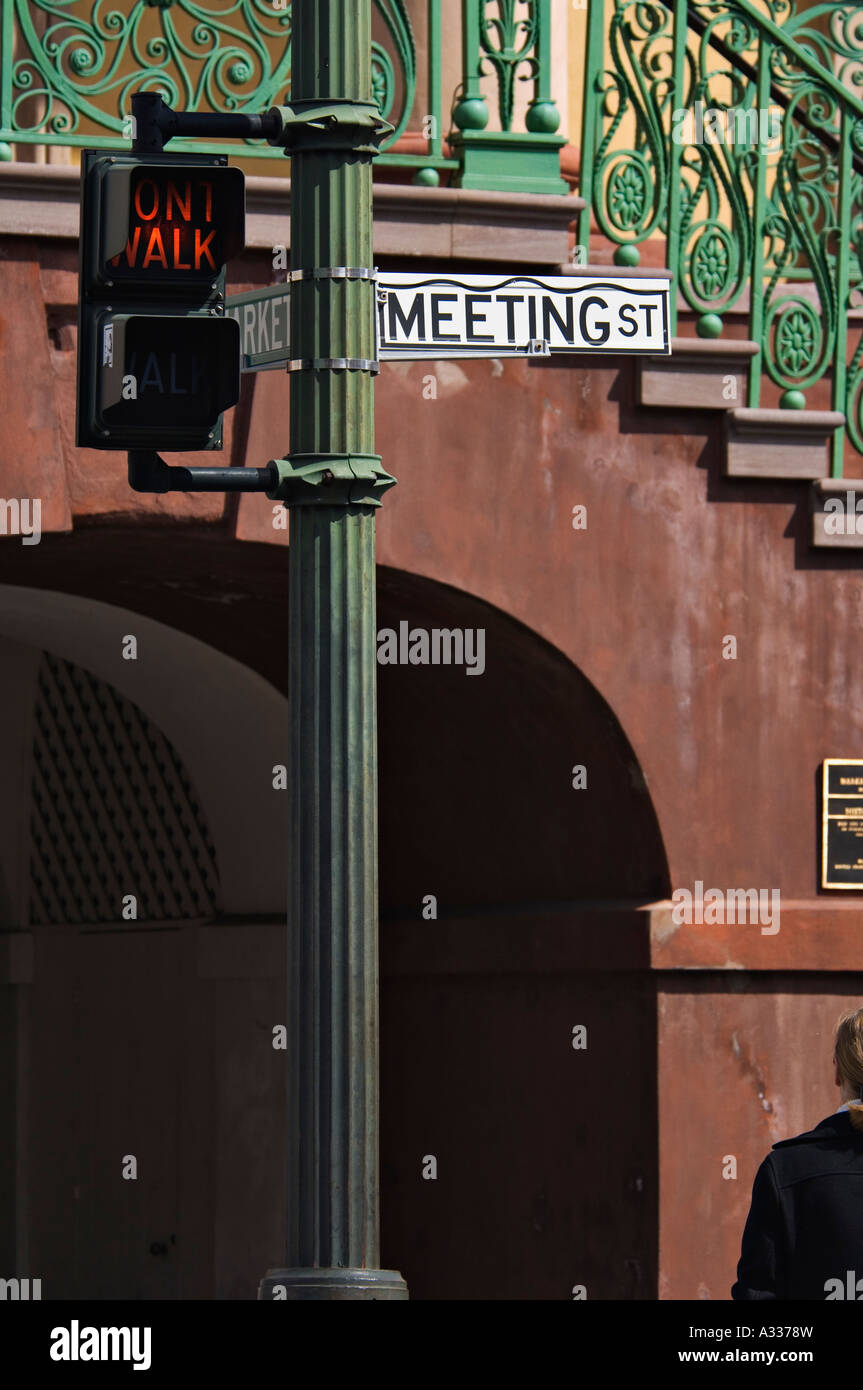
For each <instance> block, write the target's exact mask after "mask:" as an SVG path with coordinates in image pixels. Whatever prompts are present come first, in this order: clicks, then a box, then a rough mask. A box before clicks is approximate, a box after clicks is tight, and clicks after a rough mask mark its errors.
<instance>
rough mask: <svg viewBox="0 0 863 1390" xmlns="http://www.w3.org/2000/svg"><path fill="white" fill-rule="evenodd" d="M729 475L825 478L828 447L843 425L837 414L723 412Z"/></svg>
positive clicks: (826, 412) (761, 411) (805, 411)
mask: <svg viewBox="0 0 863 1390" xmlns="http://www.w3.org/2000/svg"><path fill="white" fill-rule="evenodd" d="M724 420H725V428H724V442H725V471H726V473H727V474H728V476H729V477H732V478H777V479H779V478H785V479H788V480H798V481H799V480H800V479H808V480H810V481H814V480H815V479H816V478H823V477H824V475H825V474H826V472H827V466H828V465H827V445H828V443H829V442H830V441H831V440H832V438H833V433H834V431H835V430H836V429H837V428H838V427H839V426H840V425H842V424H844V423H845V416H844V415H842V414H841V413H840V412H839V411H836V410H758V409H748V408H739V409H736V410H727V411H726V412H725V417H724Z"/></svg>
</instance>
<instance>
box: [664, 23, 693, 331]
mask: <svg viewBox="0 0 863 1390" xmlns="http://www.w3.org/2000/svg"><path fill="white" fill-rule="evenodd" d="M688 36H689V29H688V27H687V23H686V0H674V33H673V43H674V72H673V83H674V92H673V97H674V101H675V102H676V103H677V109H682V107H683V103H684V102H685V100H686V92H685V91H684V82H685V78H686V41H687V38H688ZM673 131H674V110H672V112H671V131H670V133H669V157H668V226H667V233H666V253H665V254H666V258H667V261H668V268H669V270H670V271H671V304H670V306H669V307H670V313H669V321H670V330H671V334H672V337H673V336H674V334H675V333H676V332H677V287H678V285H679V283H680V233H681V198H682V193H683V187H682V172H681V167H680V166H681V159H682V153H683V151H682V146H681V145H680V143H679V142H678V141H676V140H675V139H674V138H673Z"/></svg>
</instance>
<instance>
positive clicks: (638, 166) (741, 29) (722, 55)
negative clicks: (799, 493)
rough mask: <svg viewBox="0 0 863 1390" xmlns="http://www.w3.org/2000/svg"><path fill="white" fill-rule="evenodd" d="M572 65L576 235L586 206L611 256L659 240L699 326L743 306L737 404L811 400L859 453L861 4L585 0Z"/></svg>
mask: <svg viewBox="0 0 863 1390" xmlns="http://www.w3.org/2000/svg"><path fill="white" fill-rule="evenodd" d="M587 73H588V74H589V80H586V82H585V99H584V113H583V129H582V146H581V148H582V174H581V193H582V196H583V197H584V198H585V199H586V202H587V207H586V208H585V211H584V213H583V214H582V217H581V220H580V226H579V240H580V242H581V244H582V245H584V246H585V247H586V246H588V245H589V237H590V225H591V214H592V216H593V218H594V219H595V222H596V225H597V227H598V229H599V231H600V232H601V233H602V234H603V235H604V236H605V237H607V238H608V239H609V240H610V241H612V242H614V243H615V244H616V248H617V249H616V251H615V255H614V259H615V261H616V263H617V264H618V265H622V266H632V265H636V264H637V263H638V261H639V259H640V251H639V247H640V246H643V243H644V242H646V241H647V240H649V239H650V238H652V237H657V236H659V237H664V238H665V240H666V256H667V264H668V266H669V268H670V270H671V271H672V274H673V278H674V283H675V284H676V286H677V288H678V290H679V292H680V293H681V295H682V298H683V301H684V302H685V304H686V305H687V306H688V307H689V309H690V310H692V311H694V313H695V315H696V331H697V332H698V333H699V334H700V335H701V336H703V337H719V336H720V335H721V334H722V333H723V332H724V331H725V330H726V327H727V324H728V320H729V317H731V316H733V315H735V314H741V313H743V314H745V315H746V316H747V318H748V327H749V337H750V338H751V339H752V340H753V341H754V342H755V343H756V344H757V345H758V352H757V354H756V356H755V357H753V359H752V362H751V368H750V377H749V391H748V404H749V405H750V406H758V405H759V404H761V402H762V387H763V383H764V379H765V378H766V379H767V380H768V381H769V382H772V383H773V386H774V388H775V389H776V388H778V390H779V392H781V394H780V397H779V404H780V405H782V406H784V407H786V408H789V409H795V408H797V409H800V408H803V407H804V406H806V405H807V404H810V402H811V397H812V396H814V397H815V399H816V401H817V402H819V403H821V404H831V405H832V407H833V408H834V409H835V410H837V411H842V412H843V413H844V415H845V420H846V430H847V435H848V438H849V440H850V441H851V443H852V445H853V446H854V448H855V449H856V450H857V451H858V452H860V453H863V413H861V406H863V337H861V323H860V316H859V315H856V316H855V315H854V314H853V313H852V312H851V299H852V296H853V294H854V291H855V287H856V286H857V285H858V284H859V282H860V280H861V269H863V7H861V6H860V5H859V4H850V3H838V2H837V0H833V3H816V4H814V5H812V6H811V7H810V8H809V9H806V10H802V12H800V13H798V12H797V0H759V3H757V4H756V3H754V0H698V3H693V2H692V0H609V3H606V4H604V3H603V0H591V5H590V9H589V14H588V53H587ZM849 315H850V317H849ZM852 336H853V337H855V338H856V342H855V343H854V344H853V345H852V343H851V338H852ZM828 392H829V396H828V395H827V393H828ZM807 393H809V394H808V397H807ZM843 434H844V432H843V431H842V430H837V432H836V435H835V437H834V448H833V459H832V471H833V474H834V476H837V477H839V476H841V475H842V467H843V455H844V449H845V440H844V438H843Z"/></svg>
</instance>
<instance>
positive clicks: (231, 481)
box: [129, 449, 279, 492]
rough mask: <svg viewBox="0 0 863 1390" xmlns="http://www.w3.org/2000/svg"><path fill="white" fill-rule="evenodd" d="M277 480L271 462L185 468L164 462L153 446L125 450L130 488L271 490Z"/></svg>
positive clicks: (141, 489)
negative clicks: (255, 465)
mask: <svg viewBox="0 0 863 1390" xmlns="http://www.w3.org/2000/svg"><path fill="white" fill-rule="evenodd" d="M278 483H279V471H278V469H277V468H276V466H275V463H268V464H267V466H266V468H186V467H185V466H184V465H182V464H172V463H166V462H165V460H164V459H163V458H161V457H160V456H159V455H158V454H157V453H156V452H155V450H153V449H134V450H130V452H129V486H130V488H132V490H133V492H273V491H275V489H276V487H277V486H278Z"/></svg>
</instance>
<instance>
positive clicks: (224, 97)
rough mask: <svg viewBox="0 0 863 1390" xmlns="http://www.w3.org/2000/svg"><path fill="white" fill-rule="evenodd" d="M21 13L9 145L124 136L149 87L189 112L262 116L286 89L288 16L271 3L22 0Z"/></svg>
mask: <svg viewBox="0 0 863 1390" xmlns="http://www.w3.org/2000/svg"><path fill="white" fill-rule="evenodd" d="M4 3H5V4H7V6H8V5H9V4H13V0H4ZM13 8H14V21H15V26H16V30H17V44H16V52H15V55H14V57H12V58H11V65H10V66H11V72H10V80H9V86H10V92H11V100H10V111H9V120H8V135H7V138H9V137H11V138H12V139H17V140H27V139H29V140H33V139H38V140H40V141H54V142H58V143H59V142H63V140H64V137H65V143H75V144H80V143H86V142H87V141H88V139H89V138H91V136H90V132H95V133H98V134H102V135H103V136H104V135H106V134H113V135H118V134H122V131H123V125H124V119H125V117H126V115H127V114H128V112H129V110H130V97H131V94H132V92H133V91H140V90H142V89H148V90H158V91H160V92H161V93H162V94H163V95H164V97H165V100H166V101H168V102H169V103H170V104H171V105H174V106H177V107H179V108H181V109H183V110H188V111H196V110H212V111H225V112H228V111H243V110H255V111H257V110H261V109H262V107H265V106H267V105H272V104H274V103H275V102H277V101H278V100H280V99H281V98H283V97H284V94H285V91H286V89H287V87H288V83H289V78H290V11H289V9H287V8H284V7H283V8H282V9H279V8H277V7H275V6H274V5H273V4H272V3H269V2H268V0H222V3H221V4H219V3H212V4H196V3H193V2H192V0H160V3H158V4H157V3H153V2H152V0H134V3H132V4H130V5H127V6H119V5H117V4H108V3H105V0H87V3H81V0H14V4H13ZM8 62H10V55H7V54H5V53H4V55H3V63H4V64H6V63H8ZM4 114H5V113H4ZM4 124H6V122H5V121H4ZM6 133H7V132H4V134H6Z"/></svg>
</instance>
